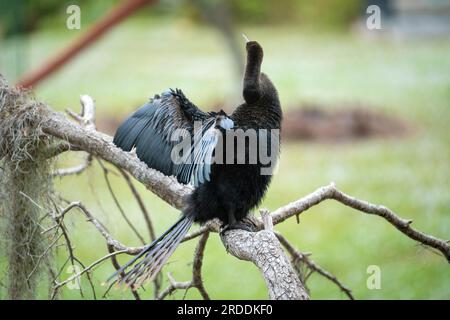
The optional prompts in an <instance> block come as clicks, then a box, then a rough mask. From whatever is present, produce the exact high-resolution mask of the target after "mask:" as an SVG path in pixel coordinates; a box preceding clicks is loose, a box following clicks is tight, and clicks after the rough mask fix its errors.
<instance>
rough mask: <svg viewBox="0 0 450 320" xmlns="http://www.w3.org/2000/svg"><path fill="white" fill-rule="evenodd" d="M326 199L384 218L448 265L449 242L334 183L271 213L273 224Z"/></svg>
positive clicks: (449, 260)
mask: <svg viewBox="0 0 450 320" xmlns="http://www.w3.org/2000/svg"><path fill="white" fill-rule="evenodd" d="M327 199H333V200H336V201H338V202H340V203H342V204H344V205H346V206H348V207H351V208H353V209H355V210H358V211H360V212H364V213H367V214H373V215H377V216H379V217H382V218H384V219H385V220H386V221H387V222H389V223H390V224H392V225H393V226H394V227H395V228H397V229H398V230H399V231H400V232H402V233H403V234H405V235H406V236H408V237H409V238H411V239H413V240H416V241H418V242H420V243H422V244H424V245H427V246H430V247H433V248H435V249H437V250H439V251H440V252H442V254H443V255H444V257H445V258H446V259H447V261H448V262H449V263H450V245H449V241H445V240H442V239H439V238H436V237H434V236H432V235H428V234H426V233H423V232H421V231H418V230H416V229H414V228H412V227H411V223H412V220H406V219H403V218H400V217H399V216H397V215H396V214H395V213H394V212H392V211H391V210H390V209H388V208H386V207H384V206H380V205H375V204H371V203H369V202H366V201H363V200H358V199H356V198H354V197H351V196H349V195H347V194H345V193H343V192H342V191H340V190H338V189H337V188H336V186H335V184H334V183H330V184H329V185H328V186H325V187H321V188H319V189H317V190H316V191H314V192H312V193H310V194H309V195H307V196H305V197H303V198H301V199H299V200H297V201H294V202H292V203H290V204H288V205H286V206H284V207H281V208H279V209H277V210H275V211H274V212H272V217H273V221H274V224H278V223H280V222H283V221H284V220H286V219H288V218H290V217H292V216H294V215H297V216H298V215H299V214H301V213H303V212H305V211H306V210H308V209H309V208H311V207H313V206H315V205H317V204H319V203H321V202H323V201H325V200H327Z"/></svg>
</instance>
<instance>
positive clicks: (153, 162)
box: [110, 39, 282, 287]
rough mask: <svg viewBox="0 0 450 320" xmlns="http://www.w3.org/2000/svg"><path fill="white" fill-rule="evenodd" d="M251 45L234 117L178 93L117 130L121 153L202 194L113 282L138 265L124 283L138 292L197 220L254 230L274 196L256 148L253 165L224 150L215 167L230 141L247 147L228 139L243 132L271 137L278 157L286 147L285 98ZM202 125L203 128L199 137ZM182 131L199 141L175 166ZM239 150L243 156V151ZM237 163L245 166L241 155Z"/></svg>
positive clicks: (246, 153) (270, 146)
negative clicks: (256, 216) (255, 214)
mask: <svg viewBox="0 0 450 320" xmlns="http://www.w3.org/2000/svg"><path fill="white" fill-rule="evenodd" d="M246 40H247V44H246V51H247V63H246V69H245V74H244V80H243V97H244V100H245V103H243V104H241V105H239V106H238V107H237V108H236V110H235V111H234V112H233V113H232V114H231V115H227V114H226V113H225V112H223V111H220V112H203V111H201V110H200V109H199V108H198V107H197V106H195V105H194V104H193V103H192V102H190V101H189V100H188V99H187V98H186V97H185V95H184V94H183V92H182V91H181V90H178V89H177V90H169V91H167V92H165V93H163V94H161V95H156V96H155V97H154V98H153V99H150V101H149V102H148V103H147V104H145V105H144V106H142V107H141V108H140V109H138V110H137V111H136V112H135V113H133V114H132V115H131V116H130V117H129V118H127V119H126V120H125V121H124V122H123V123H122V124H121V125H120V126H119V128H118V129H117V132H116V134H115V136H114V143H115V144H116V145H117V146H118V147H120V148H121V149H123V150H124V151H131V150H132V149H133V148H135V149H136V154H137V156H138V158H139V159H140V160H142V161H143V162H145V163H146V164H147V165H148V166H149V167H151V168H154V169H156V170H159V171H161V172H162V173H164V174H166V175H168V176H171V175H173V176H175V177H176V178H177V180H178V181H179V182H181V183H184V184H188V183H190V184H192V185H194V187H195V189H194V191H193V192H192V194H190V195H189V196H188V199H187V201H186V202H187V204H186V206H185V208H184V209H183V211H182V215H181V219H179V220H178V221H177V222H176V223H175V224H174V225H173V226H172V227H170V228H169V230H167V231H166V232H165V233H164V234H162V235H161V236H160V237H159V238H158V239H156V240H155V241H153V243H151V244H150V245H148V246H147V247H146V248H145V250H143V251H142V252H141V253H140V254H139V255H137V256H136V257H135V258H134V259H132V260H131V261H129V262H128V263H127V264H125V265H124V266H123V267H122V268H121V269H120V270H118V271H117V272H116V273H115V274H114V275H113V276H112V277H111V278H114V277H115V276H117V275H118V274H123V272H125V271H126V269H127V268H128V267H130V266H131V265H134V266H133V268H132V270H130V271H129V272H128V273H125V275H124V276H123V277H122V278H121V279H120V280H118V281H119V282H121V283H126V284H127V285H130V286H133V287H138V286H140V285H141V284H142V283H143V282H145V281H148V280H151V279H153V277H154V276H155V275H156V274H157V273H158V272H159V270H160V269H161V268H162V266H163V265H164V263H165V262H166V261H167V259H168V258H169V257H170V255H171V254H172V253H173V251H174V250H175V249H176V247H177V246H178V244H179V243H180V241H181V240H182V239H183V237H184V235H185V234H186V233H187V232H188V230H189V228H190V227H191V225H192V224H193V223H194V222H197V223H200V224H201V223H204V222H206V221H209V220H211V219H214V218H218V219H220V220H221V221H222V223H223V226H225V229H233V228H243V229H247V230H249V229H250V228H249V226H248V225H247V224H245V223H243V222H242V219H244V218H245V217H246V216H247V215H248V213H249V211H250V210H251V209H252V208H254V207H255V206H257V205H258V204H259V203H260V202H261V200H262V198H263V196H264V194H265V192H266V190H267V187H268V185H269V183H270V180H271V175H267V174H261V169H262V168H264V167H266V166H267V163H263V162H262V160H261V157H260V155H259V153H258V156H257V160H256V162H253V163H252V162H251V161H250V160H249V159H250V158H251V156H252V155H251V154H250V152H254V149H253V151H252V149H251V148H249V143H250V142H249V143H245V145H244V146H243V148H242V146H241V150H240V151H241V152H243V154H244V156H245V163H243V164H242V163H241V164H238V163H229V161H225V160H224V159H225V158H226V156H227V155H229V153H230V151H229V150H228V148H222V153H221V155H220V157H222V160H223V161H222V163H221V162H220V161H216V162H214V161H212V159H215V160H217V158H219V150H218V144H219V143H222V146H225V145H226V142H227V141H229V140H230V139H233V142H232V143H233V146H234V147H236V148H237V149H238V148H239V146H237V143H236V140H235V137H232V138H229V137H228V135H227V133H228V132H231V131H233V130H234V131H236V130H237V129H241V130H242V131H244V132H247V131H248V130H249V129H253V130H254V131H257V132H259V134H258V135H257V142H258V143H259V142H260V140H261V139H266V140H267V144H266V146H268V149H269V150H268V154H272V156H273V154H275V158H276V159H277V158H278V153H279V145H278V144H277V143H276V142H277V141H274V139H276V138H277V137H276V136H274V135H273V134H271V132H276V130H278V131H279V130H280V129H281V128H280V126H281V119H282V111H281V106H280V101H279V98H278V93H277V90H276V89H275V86H274V85H273V84H272V82H271V81H270V80H269V78H268V77H267V75H265V74H264V73H261V63H262V60H263V50H262V47H261V46H260V45H259V44H258V42H256V41H248V39H246ZM196 121H200V122H201V127H200V128H199V130H197V131H195V122H196ZM180 129H181V130H180ZM261 129H265V130H261ZM177 130H178V131H179V132H182V133H181V134H179V136H181V137H183V136H184V137H187V136H188V137H189V138H192V139H193V142H192V141H191V142H190V143H189V144H187V152H186V153H185V154H183V155H182V156H181V159H182V160H183V161H179V162H174V161H173V151H174V148H175V146H176V145H177V143H179V140H177V139H173V136H174V134H175V133H176V131H177ZM274 130H275V131H274ZM261 132H262V134H261ZM278 137H279V136H278ZM274 142H275V144H274ZM258 148H260V145H259V144H258ZM223 149H225V150H223ZM257 150H258V151H259V149H257ZM234 152H236V153H239V150H235V151H234ZM231 158H233V160H234V161H235V162H237V161H236V154H234V155H232V157H231ZM186 159H191V160H192V159H194V160H195V161H186ZM139 259H141V260H140V261H139V262H138V260H139ZM111 278H110V279H111Z"/></svg>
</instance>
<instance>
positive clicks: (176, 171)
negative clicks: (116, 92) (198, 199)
mask: <svg viewBox="0 0 450 320" xmlns="http://www.w3.org/2000/svg"><path fill="white" fill-rule="evenodd" d="M196 121H198V125H197V123H195V122H196ZM233 125H234V123H233V121H232V120H231V119H230V118H228V117H227V115H226V114H225V113H224V112H219V113H215V112H210V113H205V112H203V111H201V110H200V109H199V108H197V107H196V106H195V105H194V104H193V103H191V102H190V101H189V100H188V99H187V98H186V97H185V96H184V94H183V92H181V90H169V91H167V92H165V93H163V94H161V95H160V96H159V95H157V96H155V97H154V98H153V99H151V100H150V101H149V102H148V103H147V104H145V105H144V106H142V107H141V108H140V109H138V110H137V111H136V112H135V113H133V114H132V115H131V116H130V117H128V118H127V119H126V120H125V121H124V122H123V123H122V124H121V125H120V126H119V128H118V129H117V132H116V134H115V136H114V144H115V145H117V146H118V147H120V148H121V149H123V150H125V151H131V150H132V149H133V148H136V155H137V156H138V158H139V159H141V160H142V161H144V162H145V163H146V164H147V165H148V166H149V167H151V168H154V169H156V170H158V171H161V172H162V173H164V174H165V175H169V176H170V175H173V176H176V177H177V179H178V181H179V182H182V183H185V184H187V183H192V184H193V185H194V186H198V185H199V184H201V183H204V182H205V181H207V180H209V177H210V173H211V163H212V156H213V153H214V149H215V147H216V145H217V142H218V141H219V135H220V134H221V132H222V131H221V129H222V130H227V129H231V128H232V127H233ZM177 130H179V131H178V132H177ZM187 137H188V138H189V141H188V145H187V148H186V149H185V150H184V151H185V152H184V153H182V155H181V157H180V159H178V161H174V159H173V153H172V150H173V148H174V147H175V146H176V145H177V144H179V143H180V140H181V139H184V138H187Z"/></svg>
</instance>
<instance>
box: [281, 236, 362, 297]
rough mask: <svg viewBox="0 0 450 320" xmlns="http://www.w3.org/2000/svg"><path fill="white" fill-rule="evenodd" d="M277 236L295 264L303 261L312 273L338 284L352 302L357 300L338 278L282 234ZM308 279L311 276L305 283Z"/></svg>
mask: <svg viewBox="0 0 450 320" xmlns="http://www.w3.org/2000/svg"><path fill="white" fill-rule="evenodd" d="M275 235H276V236H277V238H278V240H279V241H280V243H281V244H282V245H283V247H285V248H286V250H287V251H288V252H289V254H290V255H291V256H292V257H293V260H294V262H295V261H302V262H303V263H305V264H306V266H307V267H308V268H309V269H310V270H311V271H315V272H317V273H318V274H320V275H322V276H324V277H325V278H327V279H328V280H330V281H331V282H333V283H334V284H336V285H337V286H338V287H339V289H340V290H341V291H342V292H344V293H345V294H346V295H347V296H348V297H349V298H350V299H351V300H354V299H355V298H354V296H353V294H352V291H351V290H350V289H349V288H348V287H346V286H345V285H344V284H342V282H341V281H340V280H339V279H338V278H336V276H334V275H332V274H331V273H330V272H328V271H326V270H325V269H323V268H322V267H320V266H318V265H317V264H316V263H315V262H314V261H313V260H311V259H310V258H309V257H308V255H307V254H305V253H302V252H300V251H298V250H297V249H296V248H294V246H293V245H292V244H291V243H290V242H289V241H288V240H287V239H286V238H285V237H284V236H283V235H282V234H280V233H278V232H275ZM308 277H309V275H308V276H307V277H305V281H306V279H307V278H308Z"/></svg>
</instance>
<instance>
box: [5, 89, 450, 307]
mask: <svg viewBox="0 0 450 320" xmlns="http://www.w3.org/2000/svg"><path fill="white" fill-rule="evenodd" d="M0 84H1V85H2V86H1V88H0V89H1V92H0V93H1V94H6V95H7V94H9V90H14V89H10V88H8V87H7V86H5V84H3V83H0ZM91 101H92V104H93V100H92V99H91ZM84 103H87V104H88V105H89V100H85V102H84ZM34 105H35V108H39V113H36V114H39V119H36V121H39V123H40V127H41V128H42V130H43V132H44V133H45V134H47V135H50V136H53V137H56V138H59V139H61V140H62V142H63V143H68V144H70V146H74V148H76V149H77V150H81V151H85V152H87V153H88V154H90V155H91V156H96V157H99V158H101V159H103V160H105V161H108V162H110V163H112V164H113V165H115V166H117V167H118V168H121V169H123V170H126V171H127V172H129V173H130V174H131V175H132V176H133V177H134V178H135V179H137V180H138V181H139V182H141V183H142V184H143V185H145V186H146V187H147V189H149V190H150V191H151V192H153V193H155V194H156V195H157V196H158V197H160V198H161V199H163V200H164V201H166V202H167V203H169V204H170V205H171V206H173V207H175V208H177V209H180V210H181V209H183V206H184V202H185V197H186V196H187V195H188V194H190V192H192V187H190V186H187V185H182V184H180V183H178V182H177V181H176V179H175V178H173V177H167V176H165V175H163V174H162V173H160V172H158V171H156V170H154V169H151V168H148V167H147V166H146V164H145V163H143V162H141V161H140V160H139V159H138V158H137V157H136V155H135V154H133V153H127V152H124V151H122V150H121V149H119V148H117V147H116V146H115V145H114V144H113V143H112V141H111V140H112V139H111V137H109V136H107V135H105V134H103V133H100V132H98V131H96V130H95V127H93V122H92V123H89V122H88V121H83V120H82V119H83V118H85V117H87V118H89V117H90V118H91V119H93V117H94V113H95V110H94V109H93V108H92V110H93V111H92V112H90V111H86V110H85V111H84V112H83V113H82V116H79V117H80V119H77V120H78V121H80V122H81V123H82V125H79V124H77V123H74V122H71V121H69V120H68V119H67V118H66V117H64V116H63V115H62V114H60V113H56V112H54V111H52V110H51V109H49V108H48V107H47V106H46V105H44V104H42V103H34ZM63 149H64V148H63ZM327 199H334V200H336V201H339V202H341V203H342V204H344V205H346V206H349V207H352V208H354V209H356V210H359V211H361V212H365V213H368V214H374V215H378V216H380V217H382V218H384V219H385V220H386V221H388V222H389V223H390V224H392V225H393V226H395V227H396V228H397V229H398V230H399V231H401V232H402V233H403V234H405V235H406V236H408V237H410V238H411V239H414V240H416V241H419V242H421V243H423V244H425V245H428V246H431V247H433V248H436V249H438V250H439V251H441V252H442V253H443V254H444V256H445V257H446V258H447V260H448V261H449V262H450V249H449V245H448V243H447V242H446V241H444V240H441V239H438V238H436V237H433V236H431V235H427V234H425V233H422V232H420V231H418V230H416V229H413V228H412V227H411V226H410V225H411V221H409V220H404V219H402V218H400V217H398V216H397V215H395V214H394V213H393V212H392V211H391V210H389V209H387V208H385V207H383V206H377V205H373V204H370V203H368V202H365V201H361V200H358V199H355V198H353V197H350V196H348V195H346V194H344V193H343V192H341V191H339V190H337V189H336V187H335V186H334V184H330V185H328V186H326V187H322V188H319V189H318V190H316V191H315V192H313V193H311V194H309V195H307V196H306V197H303V198H301V199H299V200H297V201H295V202H293V203H290V204H288V205H286V206H284V207H282V208H279V209H277V210H275V211H274V212H272V214H269V213H268V212H263V221H261V220H257V224H258V225H263V224H264V226H265V227H266V229H265V230H261V231H259V232H247V231H244V230H230V231H227V232H225V233H224V234H221V236H222V241H223V243H224V245H225V247H226V248H227V250H228V252H230V253H231V254H232V255H234V256H235V257H237V258H239V259H243V260H247V261H251V262H253V263H254V264H255V265H256V266H257V267H258V268H259V269H260V271H261V272H262V274H263V276H264V279H265V281H266V284H267V286H268V288H269V296H270V297H271V298H272V299H308V294H307V292H306V290H305V287H304V284H303V283H302V282H301V280H300V279H299V278H298V277H297V275H296V273H295V271H294V269H293V267H292V265H291V263H290V261H289V259H288V258H287V257H286V255H285V253H284V250H283V249H282V247H281V244H280V242H279V241H278V239H277V237H276V235H275V234H274V232H273V231H272V225H276V224H278V223H281V222H282V221H285V220H286V219H288V218H289V217H292V216H294V215H299V214H300V213H302V212H304V211H306V210H307V209H309V208H311V207H312V206H314V205H317V204H319V203H320V202H322V201H324V200H327ZM75 207H77V208H79V209H81V211H82V212H83V213H84V214H85V216H86V217H87V218H88V220H89V221H90V222H92V223H93V225H94V226H95V227H96V229H97V230H98V231H99V232H100V233H101V234H102V236H103V237H104V238H105V239H106V242H107V244H108V245H110V246H112V247H114V249H115V250H116V251H114V253H110V254H109V255H106V256H104V257H103V258H101V259H99V260H97V261H95V262H94V263H93V264H91V265H89V266H88V267H87V268H85V269H84V270H83V271H81V272H80V273H79V274H76V275H74V276H72V277H70V278H69V279H67V280H66V281H64V282H62V283H58V284H57V287H58V288H59V287H60V286H62V285H63V284H64V283H66V282H67V281H70V280H73V279H75V278H77V277H78V276H80V275H81V274H83V273H85V272H88V271H89V270H91V269H92V268H93V267H95V266H96V265H97V264H99V263H101V262H102V261H104V260H107V259H110V258H111V257H112V256H114V255H115V254H119V253H127V254H137V253H139V252H140V251H141V250H142V247H140V248H130V247H126V246H124V245H123V244H122V243H120V242H119V241H117V240H115V239H114V238H113V237H112V236H111V235H110V234H109V232H108V231H107V229H106V228H105V227H104V226H103V225H102V224H101V223H100V222H99V221H98V220H96V219H95V218H94V217H93V216H92V215H91V214H90V212H89V211H88V210H87V209H86V208H85V207H84V206H83V205H82V204H81V203H80V202H72V203H71V204H70V205H69V206H68V207H67V208H66V209H64V210H63V211H62V212H61V214H60V215H61V216H63V215H64V214H65V213H67V212H68V211H70V210H71V209H72V208H75ZM263 222H264V223H263ZM218 230H219V226H218V224H217V222H215V221H212V222H210V223H209V224H207V225H205V226H203V227H201V228H200V229H199V230H198V231H196V232H193V233H192V234H190V235H187V236H186V238H185V239H184V240H188V239H192V238H194V237H197V236H201V239H200V242H199V246H198V247H197V248H199V247H200V248H201V246H200V244H201V242H202V240H204V239H205V238H207V236H208V232H209V231H218ZM204 241H205V242H206V240H204ZM203 249H204V248H203ZM203 249H201V250H200V251H201V252H203ZM200 266H201V258H200V263H197V267H200ZM316 269H317V268H316ZM316 271H317V270H316ZM193 281H194V280H193ZM195 281H199V280H195ZM172 282H173V283H172ZM171 283H172V284H173V285H172V287H174V288H181V287H186V286H187V283H182V284H180V283H178V284H176V283H175V282H174V281H171ZM198 283H199V282H196V284H198ZM191 285H192V283H191ZM169 291H170V290H169ZM165 292H166V291H165ZM163 294H164V293H162V294H161V295H160V296H162V295H163ZM202 296H203V297H207V294H205V293H202Z"/></svg>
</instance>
